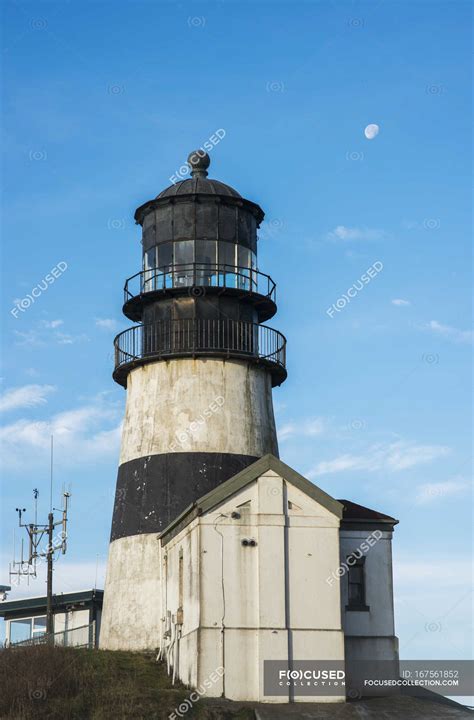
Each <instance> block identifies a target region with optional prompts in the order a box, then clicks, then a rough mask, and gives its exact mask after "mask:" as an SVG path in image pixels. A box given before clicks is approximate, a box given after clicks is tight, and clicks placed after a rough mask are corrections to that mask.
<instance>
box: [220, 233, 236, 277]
mask: <svg viewBox="0 0 474 720" xmlns="http://www.w3.org/2000/svg"><path fill="white" fill-rule="evenodd" d="M218 253H219V258H218V262H219V285H223V286H224V287H237V276H236V274H235V266H236V257H237V245H236V244H235V243H231V242H225V241H220V242H219V247H218Z"/></svg>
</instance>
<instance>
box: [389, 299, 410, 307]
mask: <svg viewBox="0 0 474 720" xmlns="http://www.w3.org/2000/svg"><path fill="white" fill-rule="evenodd" d="M392 305H397V306H398V307H406V306H407V305H411V302H410V301H409V300H403V299H402V298H395V300H392Z"/></svg>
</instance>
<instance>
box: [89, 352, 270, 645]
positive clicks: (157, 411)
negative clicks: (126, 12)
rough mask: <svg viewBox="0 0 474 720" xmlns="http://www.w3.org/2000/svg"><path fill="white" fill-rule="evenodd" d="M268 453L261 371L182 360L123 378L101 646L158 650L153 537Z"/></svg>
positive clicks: (266, 386)
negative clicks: (122, 414) (122, 415)
mask: <svg viewBox="0 0 474 720" xmlns="http://www.w3.org/2000/svg"><path fill="white" fill-rule="evenodd" d="M200 453H201V455H200ZM266 453H272V454H274V455H277V454H278V446H277V440H276V430H275V421H274V415H273V404H272V388H271V378H270V375H269V373H268V372H267V371H265V370H264V369H263V368H260V367H256V366H255V365H254V364H251V363H246V362H243V361H235V360H234V361H232V360H216V359H203V358H199V359H196V360H193V359H184V358H180V359H179V360H170V361H160V362H155V363H149V364H147V365H145V366H142V367H139V368H136V369H135V370H133V371H132V372H131V373H130V374H129V377H128V388H127V404H126V412H125V421H124V426H123V433H122V446H121V456H120V468H119V480H118V485H117V493H116V500H115V509H114V521H113V527H112V538H113V542H112V543H111V546H110V553H109V561H108V569H107V582H106V586H105V598H104V608H105V610H104V616H103V619H102V632H101V646H102V647H114V648H123V649H127V648H132V649H133V648H136V649H145V648H153V647H156V646H157V644H158V643H159V634H158V628H159V627H160V622H161V621H160V617H161V615H160V612H159V610H157V608H158V607H159V602H158V599H159V597H160V594H161V591H160V566H159V562H158V561H157V555H156V546H155V543H156V540H155V539H154V538H156V533H157V532H158V531H161V530H163V529H164V527H166V525H167V524H168V523H169V522H170V521H171V520H172V519H173V517H176V515H178V514H179V512H181V511H182V510H183V509H184V508H185V507H186V506H187V505H188V504H189V503H190V502H193V501H194V500H196V499H197V498H198V497H200V496H201V495H204V494H205V493H206V492H208V491H209V490H211V489H213V488H214V487H215V486H216V485H217V484H219V483H220V482H222V481H224V480H226V479H228V477H231V476H232V475H233V474H235V473H236V472H238V471H239V470H241V469H242V468H243V467H246V466H247V465H248V464H250V463H251V462H252V461H253V459H254V458H258V457H261V456H262V455H265V454H266ZM175 461H176V462H175ZM180 503H181V504H180ZM188 557H189V553H188ZM172 567H174V563H172ZM172 586H173V582H170V587H172ZM192 590H193V589H192ZM150 594H153V596H154V597H153V598H151V597H149V595H150ZM136 598H138V601H136ZM135 602H138V605H135ZM189 615H190V604H189V602H188V603H187V618H189ZM186 622H188V619H187V620H186ZM193 622H194V626H193V627H197V626H198V623H197V620H196V619H194V621H193ZM192 629H193V628H192V627H191V626H190V627H189V628H187V627H186V628H184V629H183V632H185V633H188V632H190V631H191V630H192Z"/></svg>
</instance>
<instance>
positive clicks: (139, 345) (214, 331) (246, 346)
mask: <svg viewBox="0 0 474 720" xmlns="http://www.w3.org/2000/svg"><path fill="white" fill-rule="evenodd" d="M114 347H115V370H117V369H118V368H120V367H121V366H123V365H126V364H128V363H132V362H136V361H138V360H146V359H153V358H156V359H161V358H163V357H166V356H170V355H175V356H176V355H196V354H197V355H200V354H201V355H202V354H210V355H212V354H218V355H227V356H230V355H239V356H248V357H249V358H254V359H255V360H262V361H266V362H268V363H273V364H275V365H278V366H280V367H281V368H282V369H284V368H285V362H286V339H285V337H284V335H282V334H281V333H280V332H278V330H274V329H273V328H270V327H267V326H266V325H258V324H257V323H251V322H245V321H241V320H230V319H224V320H221V319H212V320H206V319H200V318H191V319H179V320H159V321H157V322H154V323H149V324H146V325H135V326H134V327H131V328H129V329H128V330H124V331H123V332H121V333H120V334H119V335H117V337H116V338H115V340H114Z"/></svg>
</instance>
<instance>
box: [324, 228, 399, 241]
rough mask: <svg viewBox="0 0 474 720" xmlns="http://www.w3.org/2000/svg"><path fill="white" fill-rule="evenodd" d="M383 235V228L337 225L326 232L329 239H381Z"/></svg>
mask: <svg viewBox="0 0 474 720" xmlns="http://www.w3.org/2000/svg"><path fill="white" fill-rule="evenodd" d="M384 236H385V233H384V231H383V230H378V229H376V228H367V227H352V228H351V227H346V226H345V225H337V226H336V227H335V228H334V230H331V232H329V233H328V235H327V237H328V239H329V240H342V241H344V242H351V241H357V240H381V239H382V238H383V237H384Z"/></svg>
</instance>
